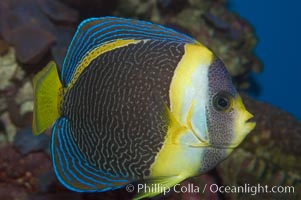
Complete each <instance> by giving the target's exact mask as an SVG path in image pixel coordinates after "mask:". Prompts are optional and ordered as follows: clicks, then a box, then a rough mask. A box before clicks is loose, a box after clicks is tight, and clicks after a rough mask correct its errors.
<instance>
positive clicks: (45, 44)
mask: <svg viewBox="0 0 301 200" xmlns="http://www.w3.org/2000/svg"><path fill="white" fill-rule="evenodd" d="M10 41H11V44H12V45H13V46H14V47H15V49H16V56H17V59H18V61H20V62H21V63H27V64H34V63H37V62H38V61H40V60H41V59H42V58H43V56H44V55H45V54H46V53H47V52H48V51H49V49H50V47H51V45H52V44H54V42H55V41H56V39H55V36H54V35H52V34H50V33H49V32H47V31H45V30H44V29H42V28H38V27H33V26H30V25H23V26H20V27H17V28H15V29H14V30H13V31H12V32H11V36H10Z"/></svg>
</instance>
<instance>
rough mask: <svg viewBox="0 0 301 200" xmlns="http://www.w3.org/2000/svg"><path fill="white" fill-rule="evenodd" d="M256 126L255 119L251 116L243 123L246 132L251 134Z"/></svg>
mask: <svg viewBox="0 0 301 200" xmlns="http://www.w3.org/2000/svg"><path fill="white" fill-rule="evenodd" d="M255 126H256V122H255V119H254V117H253V115H252V114H250V117H249V118H248V119H247V120H246V121H245V127H246V132H251V131H252V130H253V129H254V128H255Z"/></svg>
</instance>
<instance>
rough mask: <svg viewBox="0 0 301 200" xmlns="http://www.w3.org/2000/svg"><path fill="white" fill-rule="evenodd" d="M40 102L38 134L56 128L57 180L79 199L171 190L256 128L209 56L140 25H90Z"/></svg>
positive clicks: (40, 77)
mask: <svg viewBox="0 0 301 200" xmlns="http://www.w3.org/2000/svg"><path fill="white" fill-rule="evenodd" d="M34 95H35V105H34V116H33V131H34V133H35V134H40V133H41V132H43V131H44V130H45V129H46V128H47V127H49V126H51V125H53V127H52V142H51V153H52V163H53V167H54V171H55V174H56V176H57V178H58V180H59V181H60V182H61V183H62V184H63V185H64V186H65V187H67V188H68V189H70V190H73V191H76V192H102V191H107V190H112V189H117V188H120V187H124V186H125V185H126V184H128V183H132V182H144V183H145V184H147V185H150V184H161V186H162V187H172V186H173V185H175V184H177V183H179V182H181V181H183V180H185V179H187V178H189V177H192V176H197V175H199V174H202V173H205V172H207V171H208V170H210V169H212V168H214V167H215V166H216V165H217V164H218V163H219V162H220V161H222V160H223V159H225V158H226V157H227V156H228V155H229V154H230V153H231V152H232V150H233V149H234V148H235V147H237V146H238V145H239V144H240V143H241V142H242V140H243V139H244V138H245V136H246V135H247V134H248V133H249V132H250V131H251V130H252V129H253V128H254V127H255V123H254V122H251V121H250V119H251V118H252V114H250V113H249V112H248V111H247V110H246V109H245V107H244V104H243V103H242V100H241V97H240V96H239V94H238V92H237V90H236V89H235V87H234V86H233V84H232V81H231V77H230V76H229V74H228V72H227V70H226V68H225V66H224V64H223V62H222V61H221V60H220V59H219V58H217V57H216V56H215V55H214V54H213V52H212V51H210V50H209V49H208V48H206V47H205V46H204V45H202V44H201V43H200V42H198V41H196V40H195V39H193V38H191V37H189V36H187V35H185V34H181V33H179V32H177V31H175V30H172V29H169V28H166V27H163V26H160V25H156V24H152V23H149V22H145V21H139V20H132V19H123V18H117V17H103V18H91V19H87V20H85V21H83V22H82V23H81V24H80V25H79V27H78V29H77V31H76V33H75V35H74V37H73V40H72V42H71V44H70V46H69V49H68V51H67V54H66V57H65V60H64V63H63V66H62V69H61V72H60V74H58V70H57V67H56V64H55V63H54V62H50V63H49V64H48V65H47V66H46V67H45V68H44V69H43V70H42V71H41V72H39V73H38V74H37V75H36V76H35V78H34ZM158 193H159V192H156V191H155V192H151V191H149V192H147V191H146V192H144V193H139V194H137V196H136V198H142V197H152V196H155V195H157V194H158Z"/></svg>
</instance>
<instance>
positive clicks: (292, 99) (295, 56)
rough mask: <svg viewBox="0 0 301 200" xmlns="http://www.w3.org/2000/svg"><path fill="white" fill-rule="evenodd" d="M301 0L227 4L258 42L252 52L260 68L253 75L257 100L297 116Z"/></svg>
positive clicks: (248, 0)
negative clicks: (259, 88) (252, 30)
mask: <svg viewBox="0 0 301 200" xmlns="http://www.w3.org/2000/svg"><path fill="white" fill-rule="evenodd" d="M300 6H301V1H297V0H286V1H280V0H276V1H275V0H243V1H242V0H229V1H228V7H229V8H230V9H231V10H232V11H235V12H238V13H239V15H240V16H242V17H243V18H244V19H246V20H247V21H249V22H250V23H251V25H252V26H253V27H254V28H255V33H256V35H257V36H258V38H259V43H258V44H257V46H256V48H255V53H256V55H257V56H258V57H259V58H260V59H261V60H262V61H263V64H264V71H263V73H261V74H259V75H257V74H256V75H255V78H256V80H257V81H258V82H259V84H260V85H261V87H262V91H261V94H260V95H259V96H258V99H259V100H262V101H265V102H269V103H271V104H273V105H275V106H277V107H280V108H281V109H283V110H285V111H287V112H289V113H291V114H293V115H294V116H295V117H297V118H298V120H301V106H300V105H301V81H300V80H301V60H300V59H301V40H300V38H301V22H300V20H301V11H300Z"/></svg>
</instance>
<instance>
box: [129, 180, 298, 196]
mask: <svg viewBox="0 0 301 200" xmlns="http://www.w3.org/2000/svg"><path fill="white" fill-rule="evenodd" d="M126 190H127V191H128V192H133V191H137V192H138V193H141V192H142V193H149V192H151V193H163V194H164V195H165V194H167V193H169V192H170V191H173V192H175V193H205V192H211V193H237V194H250V195H256V194H264V193H267V194H268V193H287V194H294V193H295V188H294V186H269V185H261V184H257V185H250V184H244V185H240V186H229V185H221V186H219V185H217V184H205V185H204V186H203V187H200V186H197V185H194V184H192V183H190V184H188V185H181V184H176V185H175V186H173V187H167V186H165V185H163V184H137V185H136V186H134V185H132V184H128V185H127V186H126Z"/></svg>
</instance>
